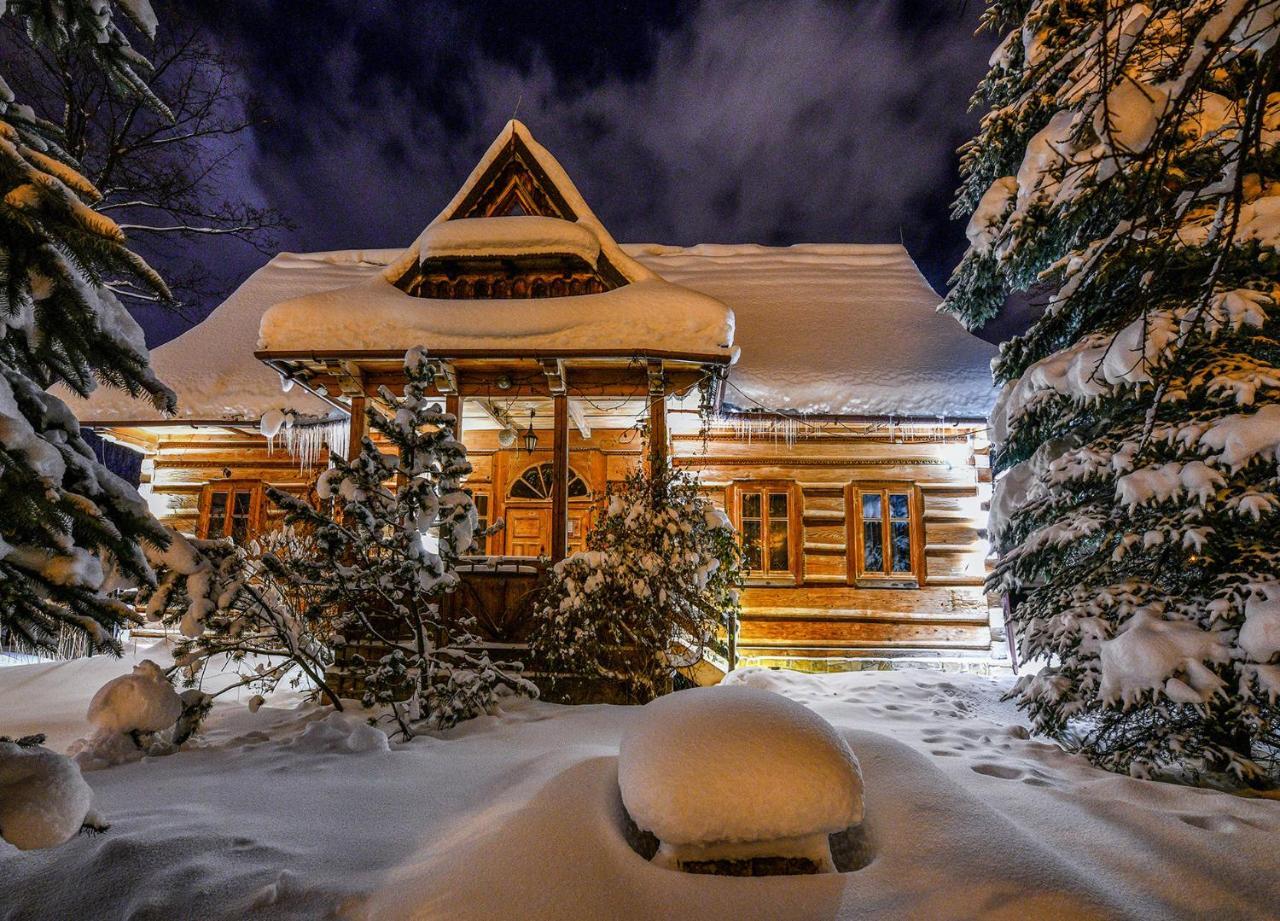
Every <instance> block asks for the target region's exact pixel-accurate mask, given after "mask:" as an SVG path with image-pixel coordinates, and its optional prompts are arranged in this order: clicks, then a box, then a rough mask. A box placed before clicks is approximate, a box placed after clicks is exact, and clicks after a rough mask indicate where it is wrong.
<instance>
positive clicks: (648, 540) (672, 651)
mask: <svg viewBox="0 0 1280 921" xmlns="http://www.w3.org/2000/svg"><path fill="white" fill-rule="evenodd" d="M586 543H587V549H586V550H584V551H582V552H580V553H575V554H573V555H572V556H570V557H568V558H567V559H565V560H563V561H561V562H560V563H558V564H556V566H555V567H554V569H553V570H552V572H551V576H550V579H549V581H548V584H547V586H546V587H545V589H544V590H543V591H542V593H541V595H540V597H539V599H538V603H537V608H536V616H537V618H538V623H537V625H536V627H535V632H534V634H533V637H532V640H531V645H532V649H533V652H534V655H535V657H536V658H537V660H538V662H539V663H540V665H545V666H546V667H547V668H548V669H549V670H550V671H551V672H552V673H553V674H555V673H561V674H571V675H591V676H597V677H602V678H606V679H609V680H610V681H613V682H616V683H617V684H618V685H619V686H620V687H621V688H622V689H623V690H624V691H625V693H626V694H627V695H628V696H629V697H630V698H631V699H632V700H635V701H637V702H644V701H647V700H650V699H652V698H653V697H654V696H655V695H656V694H658V693H661V692H662V689H663V688H664V686H665V685H666V684H667V682H668V680H669V679H670V677H671V675H672V672H673V671H674V670H675V669H676V668H679V667H681V666H683V665H689V664H692V663H694V662H696V661H698V659H700V658H701V656H702V654H703V651H704V650H705V649H706V648H707V647H709V646H711V645H713V644H715V643H717V642H718V639H719V637H721V636H723V634H724V631H725V630H726V629H732V627H733V625H734V624H736V622H737V615H738V612H739V610H740V607H739V602H738V594H739V592H740V590H741V587H742V584H743V565H742V561H743V556H742V549H741V547H740V545H739V543H738V540H737V536H736V534H735V533H734V530H733V526H732V525H731V524H730V523H729V519H728V518H727V517H726V516H725V514H724V512H722V511H721V510H720V509H718V508H716V507H715V505H713V504H712V502H711V500H709V499H708V498H707V497H706V496H704V495H703V494H702V492H701V491H700V489H699V486H698V481H697V479H696V478H694V477H693V476H692V475H691V474H688V473H686V472H684V471H677V470H673V469H671V468H669V467H664V468H661V469H659V470H658V471H657V472H656V473H654V474H653V475H649V474H647V473H645V472H644V471H642V470H636V471H634V472H632V473H631V474H630V475H629V476H628V477H627V479H626V480H625V481H624V482H623V483H622V485H621V486H620V487H617V488H611V489H610V492H609V495H608V496H607V498H606V502H605V507H604V509H603V510H602V512H601V514H599V515H598V516H597V518H596V521H595V523H594V524H593V525H592V528H591V531H590V532H589V533H588V534H587V539H586ZM553 680H554V679H553Z"/></svg>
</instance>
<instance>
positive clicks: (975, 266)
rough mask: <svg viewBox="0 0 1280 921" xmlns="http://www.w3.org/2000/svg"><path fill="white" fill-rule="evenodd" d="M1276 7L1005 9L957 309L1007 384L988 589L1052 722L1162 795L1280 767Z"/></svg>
mask: <svg viewBox="0 0 1280 921" xmlns="http://www.w3.org/2000/svg"><path fill="white" fill-rule="evenodd" d="M1278 20H1280V2H1278V0H1149V2H1146V3H1118V2H1113V0H991V2H990V3H989V6H988V9H987V12H986V22H987V24H988V26H989V27H990V28H992V29H994V30H996V31H998V32H999V33H1002V34H1005V36H1006V37H1005V38H1004V40H1003V41H1002V42H1001V44H1000V46H999V48H998V50H997V52H996V54H995V55H994V56H993V58H992V68H991V71H990V73H989V74H988V76H987V78H986V79H985V80H984V82H983V83H982V84H981V86H980V88H979V92H978V95H977V100H978V101H979V102H980V103H981V104H983V105H984V106H986V107H988V108H989V109H990V112H989V113H988V114H987V115H985V117H984V118H983V121H982V127H981V131H980V134H979V135H978V137H976V138H975V139H974V140H973V141H971V142H970V143H969V144H968V145H966V147H965V148H964V150H963V152H962V154H963V161H962V168H963V175H964V184H963V188H962V189H961V192H960V195H959V199H958V212H959V213H972V218H971V220H970V223H969V227H968V235H969V239H970V243H971V245H970V249H969V251H968V253H967V254H966V255H965V257H964V260H963V262H962V263H961V264H960V266H959V268H958V269H957V270H956V273H955V276H954V278H953V284H954V287H953V288H952V290H951V292H950V294H949V295H948V297H947V302H946V309H947V310H949V311H951V312H952V313H954V314H955V315H957V316H958V317H959V318H960V319H961V320H962V321H963V322H965V323H966V324H967V325H968V326H970V327H978V326H981V325H982V324H983V323H984V322H985V321H986V320H988V319H989V318H991V317H992V316H994V315H995V314H996V313H997V312H998V311H999V309H1000V305H1001V303H1002V302H1003V300H1004V298H1005V297H1006V295H1008V294H1009V293H1012V292H1018V291H1033V292H1038V293H1040V294H1042V295H1043V296H1045V297H1047V307H1046V308H1045V311H1044V314H1043V316H1041V317H1040V318H1039V319H1038V320H1037V321H1036V322H1035V323H1034V324H1033V325H1032V326H1031V327H1030V329H1029V330H1028V331H1027V332H1026V333H1025V334H1024V335H1022V336H1019V337H1017V338H1014V339H1012V340H1010V341H1008V342H1006V343H1004V344H1003V346H1002V347H1001V351H1000V355H999V358H998V359H997V360H996V362H995V363H994V372H995V377H996V381H997V383H999V384H1002V385H1003V390H1002V392H1001V396H1000V398H999V400H998V402H997V406H996V408H995V410H994V412H993V416H992V438H993V441H994V443H995V444H996V446H997V451H996V455H995V458H994V466H995V468H996V470H997V471H998V473H999V478H998V480H997V484H996V490H995V496H994V499H993V503H992V517H991V526H990V537H991V539H992V541H993V544H994V547H995V549H996V550H997V551H999V553H1000V562H999V564H998V566H997V568H996V570H995V572H994V574H993V575H992V577H991V580H990V587H991V588H992V589H995V590H999V591H1003V592H1012V593H1018V594H1020V595H1023V596H1025V600H1022V601H1021V603H1020V604H1019V605H1018V606H1017V608H1016V611H1015V614H1014V629H1015V631H1016V634H1017V638H1018V644H1019V649H1020V651H1021V654H1022V656H1023V657H1025V658H1027V659H1038V660H1042V661H1043V662H1045V663H1047V664H1044V665H1043V667H1042V668H1040V670H1039V672H1038V674H1035V675H1033V676H1029V677H1024V678H1023V679H1022V680H1021V681H1020V682H1019V684H1018V688H1017V693H1018V694H1019V697H1020V702H1021V704H1022V706H1023V707H1025V708H1026V709H1027V710H1028V711H1029V713H1030V715H1031V717H1032V718H1033V720H1034V722H1035V724H1036V726H1037V727H1038V728H1039V729H1040V730H1041V731H1043V732H1046V733H1048V734H1050V735H1052V736H1055V737H1057V738H1059V739H1067V740H1075V741H1077V742H1078V743H1079V744H1080V745H1081V747H1082V748H1083V750H1084V751H1085V752H1086V753H1087V754H1088V755H1089V757H1090V758H1092V759H1093V760H1094V761H1095V762H1096V763H1098V764H1100V765H1103V766H1105V767H1108V768H1111V769H1114V770H1127V771H1129V772H1130V773H1132V774H1135V775H1140V776H1146V775H1149V774H1152V773H1158V774H1161V775H1165V776H1170V775H1172V776H1183V777H1187V776H1190V777H1192V778H1194V777H1196V776H1198V775H1200V774H1201V773H1203V772H1206V771H1215V772H1216V771H1222V770H1226V771H1229V772H1231V773H1234V774H1235V775H1236V776H1238V777H1240V778H1242V779H1244V780H1246V781H1249V782H1253V783H1264V782H1266V778H1265V774H1266V773H1267V772H1268V770H1270V771H1271V772H1273V774H1272V776H1273V777H1274V776H1275V774H1274V772H1275V771H1276V769H1277V764H1276V760H1275V759H1276V753H1277V745H1278V744H1280V723H1278V722H1277V720H1278V719H1280V709H1278V708H1277V698H1278V696H1280V663H1278V662H1277V656H1278V654H1280V547H1278V546H1277V543H1276V534H1277V528H1278V527H1280V482H1278V479H1277V461H1280V457H1277V449H1278V448H1280V345H1277V342H1278V341H1280V314H1278V311H1277V300H1276V298H1277V294H1278V293H1280V292H1278V289H1277V280H1278V279H1280V253H1278V252H1277V246H1278V245H1280V150H1278V149H1277V146H1276V142H1277V140H1278V139H1280V93H1278V92H1277V91H1280V80H1278V79H1277V70H1278V68H1280V57H1278V54H1280V52H1278V50H1277V47H1276V40H1277V37H1278V33H1280V22H1278Z"/></svg>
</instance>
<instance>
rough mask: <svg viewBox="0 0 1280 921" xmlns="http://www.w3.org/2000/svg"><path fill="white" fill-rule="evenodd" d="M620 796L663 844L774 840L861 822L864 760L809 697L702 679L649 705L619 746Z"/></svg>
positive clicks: (640, 823) (825, 832) (828, 831)
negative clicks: (700, 684)
mask: <svg viewBox="0 0 1280 921" xmlns="http://www.w3.org/2000/svg"><path fill="white" fill-rule="evenodd" d="M618 784H619V787H620V789H621V791H622V802H623V803H624V804H625V805H626V807H627V811H628V812H629V813H630V814H631V818H632V819H634V820H635V823H636V825H637V826H639V827H640V828H642V829H644V830H646V831H651V832H653V833H654V834H655V835H656V836H657V837H658V839H659V840H660V841H661V842H662V843H663V844H664V845H670V844H695V845H709V844H718V843H722V842H725V843H733V842H749V841H771V840H777V839H785V838H800V837H804V836H811V835H816V834H821V835H823V836H824V837H825V835H828V834H831V833H833V832H838V831H844V830H845V829H846V828H848V827H849V826H850V825H856V824H857V823H859V822H861V821H862V774H861V772H860V771H859V769H858V759H857V758H855V757H854V754H853V752H852V751H850V749H849V744H848V743H847V742H846V741H845V740H844V739H843V738H841V736H840V735H839V733H837V732H836V730H835V727H833V726H832V725H831V724H830V723H828V722H827V721H826V720H824V719H823V718H822V717H820V716H818V714H817V713H815V712H813V711H812V710H810V709H809V708H808V707H806V706H804V705H803V704H800V703H797V702H796V701H794V700H788V699H787V698H785V697H783V696H781V695H780V694H774V693H772V692H770V691H764V690H761V689H759V688H752V687H743V686H736V685H735V686H732V687H710V688H698V689H696V690H691V691H688V692H686V693H683V694H669V695H667V696H666V697H660V698H658V699H657V700H655V701H653V702H652V703H650V704H648V705H646V706H645V707H644V708H643V709H642V710H641V712H640V713H639V714H637V716H636V718H635V719H633V720H632V721H631V727H630V729H628V730H627V733H626V735H625V736H623V738H622V745H621V749H620V751H619V754H618Z"/></svg>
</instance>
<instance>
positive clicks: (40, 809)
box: [0, 736, 107, 851]
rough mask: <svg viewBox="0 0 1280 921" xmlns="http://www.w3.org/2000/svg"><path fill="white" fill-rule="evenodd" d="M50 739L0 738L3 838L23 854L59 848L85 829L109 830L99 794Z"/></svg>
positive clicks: (0, 812) (0, 798)
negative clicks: (96, 797) (97, 803)
mask: <svg viewBox="0 0 1280 921" xmlns="http://www.w3.org/2000/svg"><path fill="white" fill-rule="evenodd" d="M43 741H44V736H27V737H26V738H22V739H17V740H14V739H8V738H4V737H0V838H3V839H4V840H5V841H8V842H9V843H10V844H12V845H13V846H14V847H16V848H20V849H21V850H24V851H26V850H34V849H36V848H44V847H56V846H57V845H59V844H62V843H63V842H65V841H69V840H70V839H71V838H73V837H75V835H77V834H78V833H79V832H80V831H81V830H82V829H88V830H91V831H103V830H105V829H106V827H107V826H106V823H105V822H103V821H102V818H101V817H100V816H99V815H98V813H97V811H96V810H95V809H94V805H93V790H91V789H90V788H89V785H88V784H87V783H85V780H84V778H83V777H81V776H80V768H79V767H77V766H76V763H75V762H74V761H72V760H71V759H70V758H68V757H67V756H66V755H60V754H58V753H57V752H55V751H50V750H49V749H47V748H45V747H44V746H43V745H41V744H40V743H41V742H43Z"/></svg>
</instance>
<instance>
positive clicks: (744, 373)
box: [71, 121, 995, 422]
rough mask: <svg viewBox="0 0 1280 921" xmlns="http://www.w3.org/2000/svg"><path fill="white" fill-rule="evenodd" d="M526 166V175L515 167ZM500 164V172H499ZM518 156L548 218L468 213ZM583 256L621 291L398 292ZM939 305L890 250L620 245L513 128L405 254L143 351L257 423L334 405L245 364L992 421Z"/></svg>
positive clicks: (179, 379)
mask: <svg viewBox="0 0 1280 921" xmlns="http://www.w3.org/2000/svg"><path fill="white" fill-rule="evenodd" d="M515 157H518V161H517V160H515V159H511V158H515ZM504 158H506V159H504ZM516 162H518V163H519V164H521V168H522V169H524V170H525V173H524V174H523V178H522V181H528V182H530V183H534V184H536V185H538V187H539V189H540V192H541V194H542V195H544V198H543V199H542V201H543V202H544V203H545V202H550V204H549V205H547V207H546V208H545V209H544V210H549V211H553V212H555V213H556V214H557V215H559V216H556V217H552V216H548V215H545V214H542V215H518V216H491V217H476V216H475V214H476V213H478V211H479V212H483V208H482V207H480V206H481V205H483V204H484V202H485V200H486V199H485V198H484V196H486V195H491V194H493V188H494V187H495V183H494V182H493V180H494V177H502V176H504V175H506V174H505V173H504V170H507V169H509V168H510V167H511V165H512V164H513V163H516ZM522 254H563V255H570V256H577V257H580V258H582V259H583V260H585V261H586V262H587V263H589V264H591V265H592V266H593V267H596V268H598V269H602V270H604V269H607V270H608V275H609V277H610V278H613V279H615V281H620V282H621V284H618V286H616V287H612V289H611V290H606V291H603V292H599V293H594V294H582V295H572V296H562V297H550V298H510V299H456V300H454V299H439V298H424V297H415V296H412V295H410V294H408V293H406V292H405V291H404V290H402V289H401V288H399V287H397V285H396V282H398V281H400V279H401V278H402V277H403V276H405V274H406V273H408V272H409V271H410V270H411V269H413V268H414V267H415V266H416V265H418V264H419V263H420V262H421V261H422V260H423V259H429V258H455V257H465V256H476V257H494V256H508V255H522ZM940 300H941V299H940V298H939V297H938V295H937V294H936V293H935V292H934V291H933V290H932V289H931V288H930V287H929V284H928V282H926V281H925V279H924V277H923V276H922V275H921V274H920V272H919V270H918V269H917V268H916V266H915V263H913V262H912V261H911V257H910V256H909V255H908V254H907V251H906V250H905V249H904V248H903V247H901V246H897V245H871V246H868V245H858V244H847V245H846V244H805V245H799V246H791V247H768V246H758V245H755V244H744V245H722V244H702V245H700V246H693V247H685V248H681V247H671V246H660V245H654V244H636V245H628V246H625V247H624V246H620V245H619V244H618V243H617V242H616V241H615V240H614V239H613V237H612V236H611V235H610V234H609V232H608V230H606V229H605V227H604V225H603V224H601V223H600V221H599V220H598V219H597V218H596V216H595V215H594V214H593V213H592V212H591V209H590V208H589V207H588V206H587V204H586V202H585V201H584V200H583V198H582V196H581V194H580V193H579V192H578V190H577V188H576V187H575V186H574V184H573V182H572V180H570V179H569V177H568V175H567V174H566V173H565V171H564V169H563V167H561V166H560V164H559V163H558V162H557V161H556V159H555V158H554V157H553V156H551V154H550V153H548V152H547V151H546V149H545V148H543V147H542V146H541V145H539V144H538V143H537V141H535V140H534V139H533V137H532V136H531V135H530V134H529V131H528V129H526V128H525V127H524V125H522V124H520V123H519V122H517V121H511V122H509V123H508V124H507V125H506V127H505V128H504V129H503V130H502V133H501V134H499V135H498V137H497V138H496V139H495V140H494V142H493V144H492V145H490V147H489V149H488V150H487V151H486V153H485V154H484V156H483V157H482V158H481V160H480V162H479V163H478V164H477V165H476V167H475V169H474V170H473V171H472V173H471V175H470V176H469V177H468V179H467V181H466V182H465V183H464V184H463V186H462V188H460V189H459V190H458V193H457V195H455V196H454V198H453V200H452V201H450V202H449V204H448V205H446V206H445V208H444V209H443V210H442V211H441V212H440V214H439V215H437V216H436V218H435V219H434V220H433V221H432V222H431V223H430V224H429V225H428V226H427V228H426V229H425V230H424V231H423V232H422V234H421V235H419V237H418V239H417V240H415V241H414V243H413V244H412V245H411V246H409V247H408V248H407V249H405V250H402V251H400V250H353V251H345V252H331V253H313V254H303V255H298V254H291V253H284V254H281V255H279V256H277V257H275V258H274V259H272V260H271V261H270V262H269V263H268V264H267V265H266V266H264V267H263V268H262V269H259V270H258V271H257V272H255V273H254V274H253V275H252V276H250V277H249V279H248V280H247V281H245V283H244V284H243V285H241V286H240V288H239V289H237V291H236V292H235V293H234V294H233V295H232V296H231V297H230V298H228V299H227V300H226V302H225V303H223V304H222V305H221V306H220V307H218V308H217V309H216V310H215V311H214V312H213V313H212V314H210V316H209V317H208V319H206V320H205V321H204V322H203V323H201V324H200V325H198V326H196V327H195V328H194V329H191V330H189V331H188V332H186V333H184V334H183V335H182V336H179V337H178V338H177V339H175V340H173V341H172V342H169V343H167V344H165V345H163V346H161V347H159V348H158V349H156V350H155V351H153V353H152V361H153V364H154V366H155V369H156V372H157V374H158V375H159V377H160V379H161V380H163V381H165V382H166V383H168V384H169V385H170V386H171V387H173V388H174V390H175V391H177V393H178V405H179V410H178V419H180V420H181V419H189V420H213V419H245V420H253V419H257V418H258V417H259V416H260V415H261V414H262V413H264V412H266V411H268V410H272V409H293V410H296V411H298V412H302V413H323V412H326V411H328V406H327V404H325V403H323V402H322V401H321V400H319V399H317V398H315V397H313V396H311V395H309V394H307V393H305V392H304V391H302V389H301V388H294V389H293V390H292V391H291V392H289V393H284V392H282V391H281V388H280V382H279V378H278V377H277V375H276V373H275V372H274V371H272V370H270V369H268V368H267V367H266V366H264V365H262V364H261V363H260V362H258V361H257V360H256V359H255V358H254V354H253V353H254V351H255V350H257V349H261V350H266V351H275V352H291V353H294V354H297V353H299V352H317V353H323V352H326V351H327V352H333V351H351V350H379V351H392V350H395V351H399V350H403V349H408V348H410V347H413V346H416V345H425V346H426V347H427V348H428V349H430V350H432V351H433V352H435V353H437V354H439V353H442V352H449V351H451V350H458V351H462V350H466V351H472V352H474V351H482V350H495V351H497V350H503V351H506V350H511V349H527V350H528V351H530V352H542V353H545V352H548V351H566V352H569V351H572V352H583V351H592V350H598V351H599V352H600V353H614V352H617V351H627V352H630V351H636V352H641V351H650V352H652V351H663V352H667V353H680V354H683V355H691V356H698V357H699V358H702V357H704V356H705V357H720V358H726V359H727V358H729V357H731V356H732V355H733V354H734V353H735V352H737V351H739V350H740V351H741V358H740V360H739V361H738V363H737V364H736V365H735V366H733V368H732V370H731V371H730V375H729V386H728V387H727V389H726V392H725V399H724V404H725V407H726V408H728V409H731V410H740V411H750V410H753V409H759V408H767V409H772V410H782V411H792V412H808V413H827V414H837V415H876V416H888V415H897V416H948V417H951V418H955V417H957V416H963V417H979V416H985V415H986V413H987V411H988V410H989V409H990V407H991V404H992V402H993V401H994V396H995V394H994V392H993V389H992V385H991V378H990V372H989V370H988V369H989V365H990V361H991V359H992V357H993V356H994V355H995V349H994V347H993V346H991V345H989V344H988V343H986V342H984V341H982V340H981V339H978V338H977V337H975V336H973V335H971V334H969V333H968V332H966V331H965V330H964V329H963V328H962V327H961V326H960V324H959V323H957V322H956V321H954V320H953V319H951V318H950V317H948V316H945V315H942V314H939V313H937V310H936V308H937V306H938V304H939V302H940ZM71 403H72V407H73V409H75V411H76V412H77V414H78V415H79V417H80V418H81V419H82V420H85V421H89V422H113V421H115V422H118V421H148V420H160V419H161V418H162V417H161V415H160V414H159V413H158V412H157V411H156V410H155V409H153V408H152V407H151V406H150V405H149V404H147V403H145V402H144V401H141V400H133V399H131V398H130V397H129V396H128V395H127V394H124V393H121V392H119V391H114V390H109V389H106V388H103V389H101V390H100V391H99V392H97V393H95V394H93V395H92V396H91V397H90V399H88V400H80V399H72V400H71Z"/></svg>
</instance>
